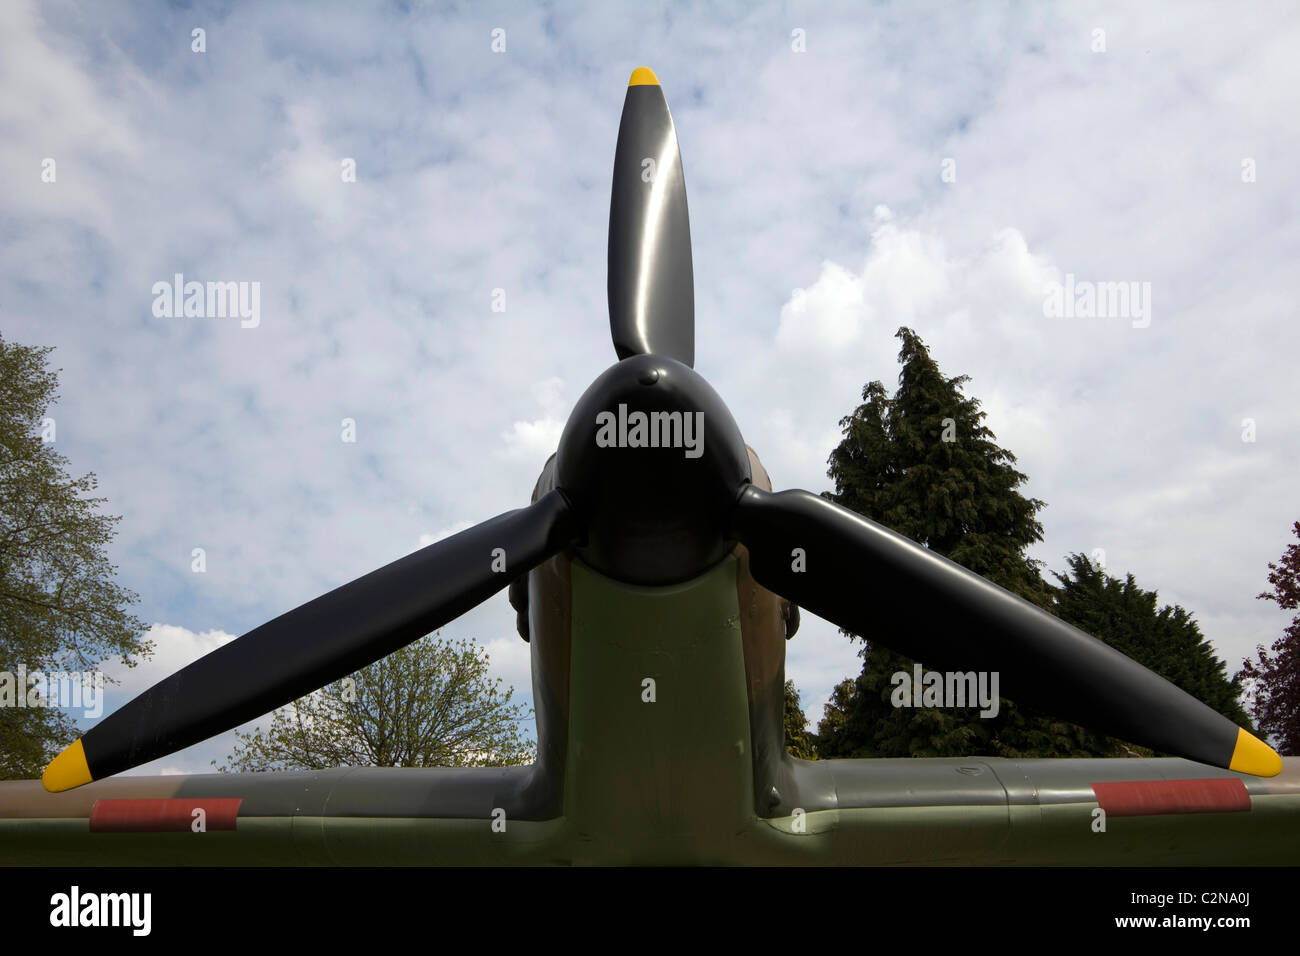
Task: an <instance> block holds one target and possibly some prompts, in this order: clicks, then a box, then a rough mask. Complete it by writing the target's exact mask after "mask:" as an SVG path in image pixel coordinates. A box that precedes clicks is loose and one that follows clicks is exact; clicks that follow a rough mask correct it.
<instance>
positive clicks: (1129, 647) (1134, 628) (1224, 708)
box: [1053, 554, 1253, 730]
mask: <svg viewBox="0 0 1300 956" xmlns="http://www.w3.org/2000/svg"><path fill="white" fill-rule="evenodd" d="M1067 561H1068V563H1069V566H1070V573H1069V575H1064V574H1056V573H1055V572H1053V573H1054V574H1055V577H1056V579H1057V580H1058V581H1059V582H1060V584H1061V587H1060V590H1059V591H1058V592H1057V595H1056V601H1057V603H1056V612H1057V614H1059V615H1060V617H1061V618H1062V620H1065V621H1067V622H1069V623H1070V624H1073V625H1074V626H1075V627H1077V628H1079V629H1080V630H1081V631H1085V632H1087V633H1089V634H1093V635H1095V636H1097V637H1099V638H1101V639H1102V640H1104V641H1105V642H1106V643H1107V644H1109V645H1110V646H1111V647H1113V648H1115V649H1116V650H1117V651H1119V652H1120V653H1121V654H1126V655H1128V656H1129V657H1131V658H1133V660H1135V661H1137V662H1138V663H1139V664H1141V665H1142V666H1143V667H1146V668H1149V669H1150V670H1152V671H1155V672H1156V673H1157V674H1159V675H1160V676H1161V677H1163V678H1165V680H1167V681H1169V682H1170V683H1172V684H1175V685H1177V686H1178V687H1180V688H1182V689H1183V690H1185V691H1187V693H1189V694H1191V695H1192V696H1193V697H1195V698H1197V699H1198V700H1201V701H1204V702H1205V703H1206V704H1208V705H1209V706H1211V707H1213V708H1214V709H1215V710H1217V711H1218V712H1219V713H1221V714H1223V716H1225V717H1227V718H1228V719H1229V720H1231V721H1232V722H1233V723H1235V724H1237V725H1238V726H1240V727H1245V728H1247V729H1248V730H1249V729H1253V728H1252V725H1251V722H1250V718H1249V717H1248V716H1247V714H1246V712H1245V711H1244V710H1243V709H1242V707H1241V702H1240V697H1241V679H1240V677H1239V676H1238V677H1236V678H1233V679H1231V680H1230V679H1229V678H1228V676H1227V673H1226V669H1225V668H1226V665H1225V664H1224V662H1223V661H1222V660H1220V659H1219V657H1218V655H1217V654H1215V652H1214V648H1213V647H1212V646H1211V645H1210V642H1209V641H1208V640H1206V639H1205V637H1204V636H1203V635H1202V634H1201V631H1200V628H1199V627H1197V624H1196V622H1195V621H1194V620H1192V616H1191V614H1189V613H1188V612H1187V611H1186V610H1184V609H1183V608H1182V607H1180V606H1178V605H1174V606H1172V607H1170V606H1168V605H1166V606H1164V607H1162V608H1160V609H1159V610H1157V609H1156V601H1157V597H1158V596H1157V594H1156V592H1155V591H1144V590H1143V589H1142V588H1140V587H1138V586H1137V584H1136V583H1135V582H1134V580H1133V575H1131V574H1130V575H1128V576H1127V577H1126V578H1125V580H1123V581H1120V580H1119V579H1118V578H1113V577H1111V576H1110V575H1108V574H1107V573H1106V572H1105V571H1103V570H1102V569H1101V568H1099V567H1097V566H1096V565H1094V564H1093V563H1092V562H1090V561H1089V560H1088V558H1087V557H1086V556H1084V555H1082V554H1072V555H1070V556H1069V558H1068V559H1067Z"/></svg>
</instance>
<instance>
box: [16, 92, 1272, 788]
mask: <svg viewBox="0 0 1300 956" xmlns="http://www.w3.org/2000/svg"><path fill="white" fill-rule="evenodd" d="M609 321H610V333H611V337H612V338H613V342H614V349H615V351H616V353H617V354H618V357H619V359H620V361H618V362H617V363H616V364H615V365H613V366H611V367H610V368H609V369H607V370H606V371H605V372H603V373H602V374H601V375H600V376H598V377H597V378H596V380H595V381H594V382H593V383H592V384H591V386H590V387H588V389H587V391H586V392H585V393H584V394H583V395H582V397H581V398H580V399H579V400H578V403H577V405H576V406H575V407H574V410H573V413H572V414H571V415H570V417H569V420H568V422H567V423H566V425H565V427H564V431H563V434H562V435H561V438H560V444H559V448H558V449H557V451H556V461H555V472H554V474H555V487H554V489H552V490H550V491H548V492H547V493H546V494H544V495H542V496H541V497H539V498H538V500H537V501H535V502H534V503H533V504H532V505H530V506H529V507H527V508H522V509H519V510H516V511H511V512H508V513H506V514H503V515H499V516H498V517H496V518H493V519H491V520H489V521H486V522H484V523H482V524H480V525H478V526H476V527H474V528H471V529H469V530H468V531H463V532H461V533H460V534H457V535H454V536H452V537H450V538H446V539H444V540H442V541H438V542H436V543H434V544H432V545H429V546H428V547H426V548H424V549H422V550H420V551H417V552H415V553H414V554H410V555H408V556H406V557H404V558H401V559H400V560H398V561H395V562H393V563H392V564H389V565H387V566H386V567H383V568H380V569H379V570H378V571H374V572H372V573H370V574H368V575H366V576H365V577H362V578H359V579H357V580H356V581H353V582H352V583H350V584H345V585H343V586H342V587H340V588H338V589H336V590H334V591H331V592H329V593H328V594H325V595H324V596H322V597H319V598H316V599H315V600H313V601H310V602H308V603H307V604H304V605H303V606H301V607H299V608H297V609H296V610H293V611H290V612H288V613H287V614H284V615H281V616H280V617H277V618H275V619H274V620H272V621H270V622H269V623H267V624H263V625H262V626H260V627H258V628H255V629H254V630H252V631H250V632H249V633H247V634H245V635H243V636H242V637H240V638H238V639H237V640H235V641H232V642H231V643H229V644H227V645H226V646H224V647H222V648H220V649H219V650H216V651H213V652H212V653H211V654H208V655H207V656H206V657H203V658H201V659H199V660H198V661H195V662H194V663H193V664H191V665H189V666H188V667H186V668H184V669H183V670H181V671H179V672H177V673H176V674H173V675H172V676H171V677H168V678H166V679H165V680H163V681H161V682H160V683H158V684H156V685H155V686H154V687H152V688H150V689H149V690H147V691H145V692H144V693H143V694H141V695H140V696H139V697H137V698H135V699H134V700H132V701H131V702H130V703H128V704H126V705H125V706H124V707H122V708H121V709H119V710H117V711H115V712H114V713H112V714H110V715H109V716H108V717H106V718H104V719H103V720H102V721H100V722H99V723H98V724H97V725H96V726H95V727H93V728H92V729H91V730H89V731H88V732H87V733H86V734H85V735H84V736H83V737H82V738H81V739H80V740H78V741H76V742H75V743H73V744H72V745H71V746H69V747H68V748H67V749H66V750H64V751H63V753H61V754H60V755H59V756H58V757H56V758H55V759H54V761H53V762H51V764H50V765H49V767H48V768H47V769H46V771H45V774H44V776H43V777H42V782H43V783H44V785H45V788H46V789H47V790H52V791H59V790H67V789H70V788H72V787H77V786H80V785H82V784H85V783H89V782H90V781H91V780H98V779H101V778H103V777H105V776H108V775H111V774H114V773H118V772H121V771H123V770H127V769H129V768H131V767H136V766H139V765H140V764H143V763H146V762H148V761H150V760H153V759H156V758H158V757H162V756H165V755H167V754H169V753H172V752H174V751H176V750H179V749H181V748H183V747H187V746H189V745H191V744H194V743H197V742H199V741H201V740H204V739H207V738H208V737H211V736H213V735H215V734H218V733H222V732H223V731H226V730H229V729H230V728H232V727H236V726H238V725H239V724H241V723H244V722H245V721H247V720H251V719H253V718H255V717H258V716H260V715H262V714H265V713H267V712H269V711H271V710H274V709H275V708H277V707H280V706H283V705H285V704H287V703H290V702H291V701H293V700H296V699H298V698H299V697H301V696H303V695H304V694H307V693H309V692H311V691H313V690H315V689H317V688H319V687H321V686H323V685H325V684H327V683H330V682H331V681H334V680H338V679H339V678H341V677H344V676H346V675H347V674H350V673H352V672H354V671H356V670H357V669H359V668H361V667H364V666H366V665H368V664H370V663H372V662H374V661H376V660H378V659H379V658H381V657H383V656H384V655H386V654H388V653H391V652H392V651H394V650H396V649H398V648H400V647H402V646H404V645H406V644H408V643H410V642H411V641H414V640H416V639H417V638H419V637H420V636H422V635H424V634H427V633H429V632H430V631H433V630H435V629H436V628H438V627H441V626H442V625H443V624H446V623H447V622H448V621H450V620H452V619H454V618H455V617H457V616H459V615H460V614H463V613H464V612H465V611H468V610H469V609H470V608H472V607H474V606H476V605H477V604H479V603H481V602H482V601H485V600H486V599H487V598H489V597H490V596H492V595H493V594H495V593H496V592H498V591H500V590H502V589H504V588H505V587H506V586H507V585H509V584H510V582H511V581H513V580H515V579H517V578H519V577H520V576H521V575H522V574H524V573H526V572H528V571H530V570H531V569H533V568H534V567H536V566H537V565H539V564H540V563H541V562H543V561H545V560H547V559H548V558H550V557H552V556H554V555H556V554H559V553H561V552H566V553H571V554H574V555H576V556H578V557H580V558H581V559H582V560H583V561H585V562H586V563H587V564H589V565H590V566H591V567H593V568H595V569H596V570H597V571H599V572H601V573H603V574H606V575H608V576H610V577H613V578H616V579H618V580H621V581H625V582H628V583H631V584H641V585H649V586H662V585H666V584H672V583H676V582H681V581H688V580H691V579H693V578H695V577H696V576H698V575H699V574H702V573H703V572H704V571H706V570H708V569H709V568H710V567H712V566H713V565H715V564H716V563H717V562H718V561H721V560H722V559H723V558H724V557H725V556H726V554H727V553H729V551H730V550H731V548H732V547H733V546H734V543H735V542H737V541H739V542H741V543H742V544H744V545H745V546H746V548H748V550H749V553H750V570H751V573H752V574H753V576H754V579H755V580H756V581H758V583H759V584H761V585H763V586H764V587H766V588H767V589H768V590H770V591H773V592H775V593H776V594H779V595H781V596H782V597H784V598H787V599H789V600H791V601H793V602H795V603H797V604H799V605H802V606H803V607H805V608H807V609H809V610H811V611H813V612H814V613H816V614H818V615H820V616H822V617H824V618H826V619H827V620H829V621H831V622H833V623H835V624H837V625H839V626H840V627H843V628H845V629H847V630H850V631H853V632H854V633H859V634H870V635H871V636H872V640H873V641H877V642H879V643H880V644H883V645H884V646H886V647H890V648H892V649H894V650H897V651H899V652H900V653H903V654H905V655H907V656H909V657H913V658H918V659H923V660H925V661H926V662H927V663H929V664H932V665H939V666H943V667H946V668H952V669H956V670H963V671H966V670H977V671H978V670H984V671H989V670H996V671H998V672H999V676H1000V683H1001V687H1002V688H1003V689H1004V690H1005V691H1006V696H1008V697H1010V698H1012V699H1014V700H1018V701H1022V702H1024V703H1026V704H1031V705H1034V706H1038V707H1040V708H1042V709H1043V710H1046V711H1048V712H1051V713H1055V714H1058V715H1060V716H1062V717H1065V718H1068V719H1070V720H1073V721H1076V722H1078V723H1081V724H1085V725H1087V726H1091V727H1094V728H1096V729H1098V730H1102V731H1105V732H1106V733H1110V734H1112V735H1114V736H1116V737H1120V738H1123V739H1125V740H1129V741H1132V742H1134V743H1138V744H1142V745H1145V746H1149V747H1153V748H1156V749H1158V750H1161V751H1164V752H1166V753H1172V754H1177V755H1179V756H1183V757H1188V758H1191V759H1193V760H1199V761H1202V762H1204V763H1208V764H1213V765H1215V766H1218V767H1225V768H1228V769H1231V770H1236V771H1240V772H1243V773H1250V774H1256V775H1259V776H1274V775H1276V774H1277V773H1279V772H1280V771H1281V769H1282V761H1281V758H1280V757H1278V755H1277V754H1276V753H1275V752H1274V751H1273V750H1272V749H1271V748H1270V747H1268V746H1267V745H1266V744H1264V743H1263V742H1261V741H1260V740H1258V739H1256V738H1255V737H1254V736H1252V735H1251V734H1249V733H1248V732H1247V731H1245V730H1243V729H1241V728H1238V727H1236V726H1235V725H1234V724H1233V723H1232V722H1231V721H1229V720H1228V719H1227V718H1225V717H1223V716H1221V715H1220V714H1218V713H1217V712H1215V711H1214V710H1212V709H1211V708H1210V707H1208V706H1206V705H1205V704H1203V703H1201V702H1200V701H1198V700H1197V699H1196V698H1194V697H1192V696H1191V695H1190V694H1187V693H1186V692H1184V691H1182V690H1180V689H1178V688H1177V687H1175V686H1174V685H1173V684H1171V683H1169V682H1168V681H1166V680H1165V679H1164V678H1162V677H1159V676H1158V675H1156V674H1154V673H1152V672H1151V671H1149V670H1147V669H1146V668H1144V667H1142V666H1141V665H1140V664H1138V663H1137V662H1135V661H1133V660H1131V659H1130V658H1128V657H1126V656H1124V655H1123V654H1121V653H1119V652H1118V651H1116V650H1114V649H1113V648H1111V647H1110V646H1109V645H1107V644H1105V643H1104V642H1102V641H1100V640H1097V639H1096V638H1094V637H1091V636H1090V635H1088V634H1085V633H1083V632H1082V631H1080V630H1077V629H1076V628H1074V627H1071V626H1070V625H1069V624H1066V623H1065V622H1064V621H1061V620H1060V619H1058V618H1056V617H1053V616H1052V615H1051V614H1048V613H1047V612H1045V611H1043V610H1042V609H1040V608H1037V607H1035V606H1034V605H1032V604H1030V603H1029V602H1028V601H1025V600H1023V599H1022V598H1019V597H1017V596H1016V595H1014V594H1011V593H1010V592H1009V591H1005V590H1003V589H1002V588H1000V587H998V586H997V585H995V584H993V583H991V582H990V581H987V580H985V579H984V578H982V577H980V576H979V575H977V574H974V573H972V572H971V571H968V570H967V569H965V568H963V567H961V566H960V565H958V564H955V563H953V562H952V561H949V560H948V559H947V558H944V557H942V556H940V555H938V554H936V553H935V552H932V551H930V550H928V549H927V548H925V547H923V546H921V545H919V544H917V543H916V542H914V541H911V540H910V539H908V538H905V537H903V536H901V535H899V534H896V533H895V532H893V531H890V530H889V529H888V528H885V527H883V526H882V525H879V524H876V523H875V522H873V521H870V520H868V519H866V518H863V517H862V516H860V515H858V514H855V513H854V512H851V511H848V510H846V509H844V508H841V507H839V506H838V505H836V504H834V503H832V502H830V501H827V500H825V499H823V498H820V497H818V496H816V495H813V494H810V493H808V492H806V491H784V492H779V493H771V492H766V491H762V490H760V489H758V488H756V487H754V485H753V484H752V483H751V478H752V475H751V473H750V468H751V465H750V458H749V455H748V453H747V451H746V447H745V443H744V440H743V439H742V438H741V434H740V429H739V428H738V427H737V426H736V423H735V420H734V419H733V418H732V416H731V412H730V411H729V410H728V409H727V406H726V404H725V403H724V402H723V401H722V399H721V398H720V397H719V396H718V394H717V393H716V392H715V391H714V390H713V389H712V388H711V387H710V386H709V384H708V383H707V382H706V381H705V380H704V379H703V378H702V377H701V376H700V375H699V374H698V373H696V372H695V371H694V370H693V369H692V367H691V366H692V365H693V363H694V358H695V341H694V340H695V313H694V286H693V278H692V271H691V248H690V226H689V223H688V221H687V210H686V187H685V180H684V178H683V174H682V164H681V155H680V152H679V150H678V144H677V133H676V130H675V129H674V127H673V121H672V116H671V115H670V114H669V112H668V105H667V102H666V101H665V99H664V95H663V91H662V90H661V89H660V87H659V81H658V79H657V78H656V77H655V75H654V73H653V72H652V71H650V70H649V69H647V68H645V67H641V68H639V69H637V70H636V71H635V72H633V74H632V78H631V81H630V83H629V85H628V90H627V94H626V99H625V101H624V106H623V117H622V122H621V124H620V127H619V136H618V145H617V148H616V151H615V157H614V177H613V188H612V195H611V201H610V235H609ZM800 549H801V556H800V559H799V560H797V561H796V560H795V555H796V551H798V550H800ZM796 568H797V569H798V570H796Z"/></svg>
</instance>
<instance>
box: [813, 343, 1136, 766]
mask: <svg viewBox="0 0 1300 956" xmlns="http://www.w3.org/2000/svg"><path fill="white" fill-rule="evenodd" d="M897 337H898V338H899V339H901V340H902V343H903V345H902V349H901V350H900V352H899V355H898V360H899V362H900V363H901V365H902V370H901V372H900V374H899V377H898V390H897V392H896V393H895V394H894V396H893V397H890V396H889V395H888V393H887V392H886V390H885V387H884V386H883V385H882V384H881V383H880V382H878V381H876V382H871V383H869V384H868V385H867V386H866V387H865V388H864V389H863V390H862V400H863V403H862V404H861V405H859V406H858V408H857V409H856V410H855V411H854V412H853V414H852V415H850V416H848V417H846V418H844V419H842V420H841V421H840V427H841V428H842V429H843V433H844V439H843V441H841V442H840V444H839V446H838V447H837V448H836V449H835V450H834V451H833V452H832V453H831V456H830V460H829V465H830V468H829V471H828V475H829V476H830V478H831V479H832V480H833V481H834V482H835V491H834V492H827V493H826V497H827V498H829V499H831V500H832V501H835V502H836V503H838V504H840V505H843V506H844V507H846V508H850V509H852V510H854V511H856V512H858V513H859V514H862V515H864V516H866V517H868V518H871V519H872V520H874V521H878V522H880V523H882V524H884V525H887V526H888V527H890V528H893V529H894V530H895V531H897V532H899V533H900V534H904V535H906V536H908V537H910V538H912V539H913V540H914V541H917V542H919V543H921V544H924V545H925V546H926V547H928V548H930V549H931V550H933V551H936V552H938V553H940V554H942V555H944V556H946V557H948V558H950V559H951V560H953V561H956V562H957V563H958V564H961V565H964V566H965V567H967V568H969V569H970V570H972V571H974V572H976V573H977V574H981V575H983V576H984V577H986V578H988V579H989V580H991V581H993V582H994V583H996V584H999V585H1001V586H1002V587H1004V588H1006V589H1007V590H1009V591H1011V592H1013V593H1015V594H1018V595H1020V596H1021V597H1023V598H1025V599H1027V600H1029V601H1032V602H1034V603H1036V604H1038V605H1039V606H1041V607H1044V608H1047V609H1050V608H1051V605H1052V596H1051V589H1050V587H1049V586H1048V585H1047V584H1046V583H1045V582H1044V581H1043V580H1042V577H1041V575H1040V573H1039V564H1038V562H1035V561H1033V560H1031V559H1030V558H1029V557H1028V556H1027V554H1026V549H1027V548H1028V547H1029V545H1031V544H1032V543H1033V542H1035V541H1040V540H1042V526H1041V525H1040V524H1039V522H1038V519H1037V514H1038V511H1039V510H1040V509H1041V508H1042V507H1043V506H1044V503H1043V502H1042V501H1039V500H1038V499H1035V498H1026V497H1024V496H1023V495H1021V494H1020V492H1019V491H1018V490H1017V489H1018V488H1019V487H1020V486H1021V485H1022V484H1023V483H1024V482H1025V481H1026V476H1025V475H1023V474H1021V473H1020V472H1019V471H1017V470H1016V469H1015V467H1014V465H1015V462H1016V459H1015V456H1014V455H1012V454H1011V452H1009V451H1007V450H1006V449H1004V448H1001V447H999V446H998V445H997V444H996V443H995V438H996V436H995V435H994V434H993V432H992V431H991V430H990V429H989V428H988V427H987V426H985V425H984V424H983V421H984V419H985V417H986V415H985V413H984V412H982V411H980V403H979V401H978V399H975V398H971V397H967V396H966V395H964V394H962V386H963V385H964V384H965V383H966V382H967V381H968V380H969V378H968V376H965V375H961V376H957V377H954V378H947V377H945V376H944V375H943V374H942V373H941V372H940V370H939V366H938V364H937V363H936V362H935V361H934V359H932V358H931V357H930V353H929V351H928V349H927V348H926V346H925V344H924V343H923V342H922V341H921V339H920V337H919V336H917V335H916V334H915V333H914V332H913V331H912V330H910V329H907V328H902V329H899V331H898V334H897ZM853 636H855V635H850V637H853ZM857 636H860V637H861V638H862V639H863V640H864V645H865V646H864V647H863V649H862V652H861V654H862V657H863V661H864V663H863V668H862V673H861V674H860V675H859V676H858V677H857V678H856V679H855V680H853V681H846V682H845V683H842V684H841V685H840V686H839V687H837V688H836V693H835V696H834V697H833V698H832V701H831V705H830V706H828V708H827V712H826V718H825V719H824V720H823V721H822V722H821V724H820V725H819V727H818V735H817V738H818V739H817V747H818V752H819V754H820V755H821V756H823V757H849V756H926V757H934V756H961V755H966V754H973V753H985V754H992V755H997V756H1008V757H1019V756H1088V755H1101V754H1111V753H1114V752H1115V749H1116V745H1115V743H1114V742H1112V741H1109V740H1107V739H1106V738H1104V737H1102V736H1100V735H1097V734H1093V733H1091V732H1088V731H1086V730H1084V729H1083V728H1080V727H1077V726H1075V725H1074V724H1071V723H1068V722H1066V721H1061V720H1057V719H1055V718H1052V717H1049V716H1048V715H1045V714H1041V713H1038V712H1036V711H1033V710H1030V709H1029V708H1024V707H1018V706H1016V705H1013V704H1012V703H1011V702H1009V701H1006V700H1003V701H1001V702H1000V704H999V712H998V715H997V716H996V717H993V718H988V719H985V718H981V717H980V716H979V711H978V708H969V709H966V710H938V709H934V708H915V709H913V708H895V707H893V706H892V704H891V702H890V695H891V693H892V692H893V690H894V685H893V684H892V683H891V682H890V677H891V675H892V674H894V673H895V672H898V671H906V672H909V673H910V672H911V670H912V665H913V662H912V661H911V660H910V659H908V658H906V657H903V656H902V655H901V654H898V653H895V652H894V651H891V650H889V649H888V648H886V647H885V646H883V644H882V643H878V642H877V636H876V635H873V634H863V635H857Z"/></svg>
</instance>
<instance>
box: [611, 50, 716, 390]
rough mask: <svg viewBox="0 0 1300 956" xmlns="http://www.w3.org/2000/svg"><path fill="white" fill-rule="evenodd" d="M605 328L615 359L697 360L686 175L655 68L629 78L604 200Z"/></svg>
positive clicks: (637, 71)
mask: <svg viewBox="0 0 1300 956" xmlns="http://www.w3.org/2000/svg"><path fill="white" fill-rule="evenodd" d="M609 330H610V333H611V335H612V336H613V338H614V349H615V351H617V352H618V357H619V359H620V360H621V359H625V358H627V357H628V356H629V355H663V356H667V357H668V358H672V359H676V360H677V361H679V362H681V363H683V364H684V365H690V366H694V364H695V280H694V278H693V273H692V269H691V226H690V219H689V216H688V215H687V212H686V179H685V177H684V176H683V173H682V156H681V152H680V151H679V149H678V148H677V130H676V129H675V128H674V127H673V118H672V114H670V113H669V112H668V102H667V100H665V99H664V93H663V90H662V89H660V87H659V80H658V78H657V77H656V76H655V75H654V72H653V71H651V70H650V69H648V68H646V67H644V66H643V67H638V68H637V69H636V70H634V71H633V73H632V79H631V80H630V81H629V82H628V87H627V98H626V99H625V100H624V101H623V119H622V121H621V122H620V123H619V127H618V147H617V149H616V150H615V153H614V186H613V194H612V197H611V199H610V204H609Z"/></svg>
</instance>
